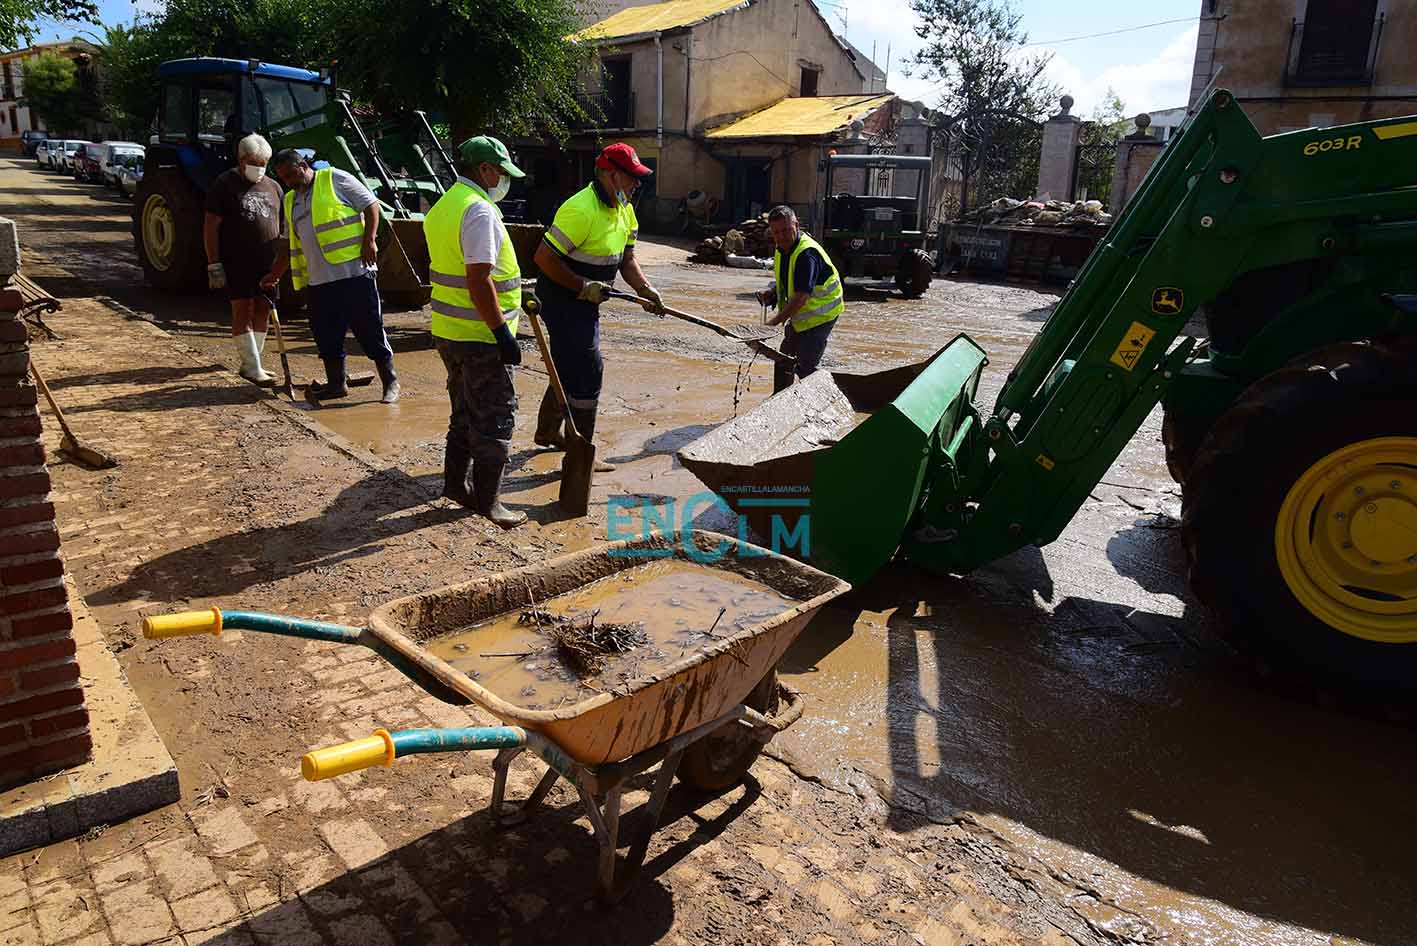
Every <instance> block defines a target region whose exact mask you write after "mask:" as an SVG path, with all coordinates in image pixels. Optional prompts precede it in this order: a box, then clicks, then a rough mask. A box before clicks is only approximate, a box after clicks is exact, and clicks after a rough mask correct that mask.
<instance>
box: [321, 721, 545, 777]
mask: <svg viewBox="0 0 1417 946" xmlns="http://www.w3.org/2000/svg"><path fill="white" fill-rule="evenodd" d="M526 743H527V734H526V730H525V729H522V728H521V727H520V726H465V727H454V728H450V729H405V730H403V731H401V732H396V733H390V732H389V731H388V730H387V729H376V730H374V735H372V736H366V737H365V738H363V739H356V740H354V741H353V742H343V743H340V744H339V745H337V746H328V747H326V748H324V749H315V750H313V751H311V752H307V753H306V754H305V755H304V756H303V757H302V758H301V760H300V774H301V775H302V776H303V777H304V778H305V780H306V781H307V782H319V781H322V780H324V779H327V778H334V777H335V776H337V775H347V774H349V773H350V772H358V771H359V770H360V769H367V768H370V767H372V766H375V765H383V766H390V765H393V764H394V760H395V759H399V758H402V757H404V756H406V755H417V754H419V753H424V752H470V751H476V750H478V749H514V748H517V747H519V746H524V745H526Z"/></svg>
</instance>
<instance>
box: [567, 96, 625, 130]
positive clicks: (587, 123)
mask: <svg viewBox="0 0 1417 946" xmlns="http://www.w3.org/2000/svg"><path fill="white" fill-rule="evenodd" d="M576 101H577V102H579V103H580V105H581V107H582V108H583V109H585V111H586V117H585V118H584V119H582V120H581V121H580V122H578V123H577V127H579V128H634V127H635V93H633V92H630V93H628V94H626V95H619V96H616V95H611V94H610V93H609V92H604V91H601V92H582V93H579V94H578V95H577V96H576Z"/></svg>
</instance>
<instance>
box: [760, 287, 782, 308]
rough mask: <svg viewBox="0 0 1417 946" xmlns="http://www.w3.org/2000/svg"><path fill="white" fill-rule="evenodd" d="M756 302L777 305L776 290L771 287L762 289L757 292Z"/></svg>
mask: <svg viewBox="0 0 1417 946" xmlns="http://www.w3.org/2000/svg"><path fill="white" fill-rule="evenodd" d="M757 297H758V302H759V303H760V304H762V305H767V306H773V305H777V290H776V289H773V288H768V289H764V290H762V291H761V292H758V293H757Z"/></svg>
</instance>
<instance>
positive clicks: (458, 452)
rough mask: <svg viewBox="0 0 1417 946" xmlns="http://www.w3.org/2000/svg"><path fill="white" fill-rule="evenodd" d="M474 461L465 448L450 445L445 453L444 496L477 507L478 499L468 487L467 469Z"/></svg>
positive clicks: (460, 503)
mask: <svg viewBox="0 0 1417 946" xmlns="http://www.w3.org/2000/svg"><path fill="white" fill-rule="evenodd" d="M471 463H472V457H470V456H469V455H468V454H467V452H466V451H465V450H462V449H459V448H457V447H454V446H452V445H451V444H450V445H449V446H448V448H447V450H446V451H445V452H444V453H443V496H444V498H446V499H451V500H452V501H453V502H455V503H457V504H458V505H459V506H465V507H466V508H468V509H476V508H477V500H476V499H475V498H474V497H473V495H472V493H471V492H470V491H469V490H468V488H467V470H468V467H469V466H470V465H471Z"/></svg>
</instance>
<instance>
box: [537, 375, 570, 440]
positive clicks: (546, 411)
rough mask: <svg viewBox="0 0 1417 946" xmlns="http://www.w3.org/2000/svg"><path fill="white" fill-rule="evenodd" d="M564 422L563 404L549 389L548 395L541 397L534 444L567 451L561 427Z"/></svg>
mask: <svg viewBox="0 0 1417 946" xmlns="http://www.w3.org/2000/svg"><path fill="white" fill-rule="evenodd" d="M564 422H565V414H564V413H563V412H562V410H561V402H559V401H557V400H556V392H555V391H552V390H551V388H550V387H547V389H546V393H545V394H543V395H542V396H541V407H540V408H539V409H538V410H537V412H536V434H535V435H534V436H533V437H532V442H533V443H535V444H536V445H537V446H538V447H552V448H554V449H556V450H565V449H566V437H565V435H564V434H562V433H561V425H562V423H564Z"/></svg>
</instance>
